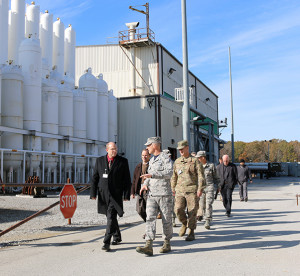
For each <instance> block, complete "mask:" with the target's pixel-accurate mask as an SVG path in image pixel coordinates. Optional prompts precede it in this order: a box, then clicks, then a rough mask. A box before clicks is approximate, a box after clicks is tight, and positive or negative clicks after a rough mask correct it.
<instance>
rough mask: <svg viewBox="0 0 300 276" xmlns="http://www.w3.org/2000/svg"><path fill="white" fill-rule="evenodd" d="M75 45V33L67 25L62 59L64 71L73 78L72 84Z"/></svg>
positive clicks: (70, 26)
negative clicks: (63, 58)
mask: <svg viewBox="0 0 300 276" xmlns="http://www.w3.org/2000/svg"><path fill="white" fill-rule="evenodd" d="M75 46H76V33H75V30H74V29H73V28H72V25H69V27H68V28H66V29H65V47H64V53H65V60H64V72H67V73H69V76H70V77H71V78H73V86H74V84H75Z"/></svg>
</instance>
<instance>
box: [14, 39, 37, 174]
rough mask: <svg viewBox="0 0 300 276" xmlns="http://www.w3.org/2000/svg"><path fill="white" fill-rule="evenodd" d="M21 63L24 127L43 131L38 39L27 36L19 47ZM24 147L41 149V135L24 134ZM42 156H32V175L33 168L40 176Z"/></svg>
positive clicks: (31, 172)
mask: <svg viewBox="0 0 300 276" xmlns="http://www.w3.org/2000/svg"><path fill="white" fill-rule="evenodd" d="M19 63H20V65H21V66H22V72H23V76H24V86H23V112H24V113H23V115H24V116H23V117H24V121H23V124H24V129H27V130H35V131H41V129H42V124H41V120H42V110H41V107H42V91H41V90H42V83H41V82H42V78H41V67H42V61H41V47H40V43H39V40H38V39H35V38H33V37H30V38H25V39H24V40H23V41H22V43H21V45H20V48H19ZM23 141H24V148H25V149H28V150H35V151H40V150H41V148H42V143H41V137H36V136H24V139H23ZM40 161H41V157H40V156H38V155H34V156H32V158H31V166H30V170H31V171H30V175H33V170H35V171H36V172H37V175H38V176H40V171H39V165H40Z"/></svg>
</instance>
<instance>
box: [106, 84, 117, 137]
mask: <svg viewBox="0 0 300 276" xmlns="http://www.w3.org/2000/svg"><path fill="white" fill-rule="evenodd" d="M117 138H118V105H117V98H116V97H115V96H114V92H113V90H112V89H111V90H110V91H109V92H108V139H109V141H110V142H117Z"/></svg>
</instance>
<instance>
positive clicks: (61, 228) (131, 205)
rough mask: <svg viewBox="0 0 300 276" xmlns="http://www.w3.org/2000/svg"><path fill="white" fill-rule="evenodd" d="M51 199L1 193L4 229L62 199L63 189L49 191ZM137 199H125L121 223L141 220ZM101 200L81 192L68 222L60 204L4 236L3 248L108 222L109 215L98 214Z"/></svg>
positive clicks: (1, 239) (0, 227) (0, 228)
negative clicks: (60, 191)
mask: <svg viewBox="0 0 300 276" xmlns="http://www.w3.org/2000/svg"><path fill="white" fill-rule="evenodd" d="M47 194H48V197H47V198H29V197H17V196H16V195H12V194H11V195H3V194H1V195H0V231H3V230H5V229H7V228H9V227H10V226H12V225H14V224H16V223H18V222H19V221H21V220H23V219H25V218H27V217H29V216H31V215H33V214H34V213H36V212H38V211H40V210H42V209H44V208H46V207H48V206H49V205H51V204H53V203H55V202H57V201H59V192H57V193H54V192H48V193H47ZM135 203H136V201H135V199H133V200H130V201H129V202H124V211H125V214H124V216H123V217H122V218H119V223H120V225H122V224H126V223H130V222H133V221H137V220H140V218H139V216H138V215H137V213H136V211H135ZM96 208H97V202H96V201H94V200H91V199H90V198H89V192H88V191H86V192H83V193H82V194H79V195H78V198H77V209H76V212H75V214H74V216H73V218H72V224H71V225H68V220H67V219H65V218H64V217H63V215H62V213H61V212H60V209H59V205H57V206H55V207H53V208H52V209H50V210H48V211H46V212H45V213H43V214H41V215H40V216H38V217H36V218H33V219H32V220H30V221H29V222H27V223H25V224H23V225H21V226H19V227H18V228H16V229H14V230H12V231H10V232H9V233H7V234H5V235H3V236H2V237H0V247H4V246H7V245H17V244H19V243H20V242H24V241H30V240H35V239H39V238H42V237H48V236H55V235H57V234H58V233H61V232H65V231H70V230H79V229H82V228H86V227H99V225H103V224H105V223H106V217H105V216H104V215H99V214H98V213H97V209H96Z"/></svg>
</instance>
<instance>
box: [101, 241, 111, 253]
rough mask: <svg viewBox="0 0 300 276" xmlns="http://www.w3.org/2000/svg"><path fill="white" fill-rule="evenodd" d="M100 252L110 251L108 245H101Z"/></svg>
mask: <svg viewBox="0 0 300 276" xmlns="http://www.w3.org/2000/svg"><path fill="white" fill-rule="evenodd" d="M102 250H104V251H106V252H108V251H110V245H109V244H108V243H105V244H103V246H102Z"/></svg>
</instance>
